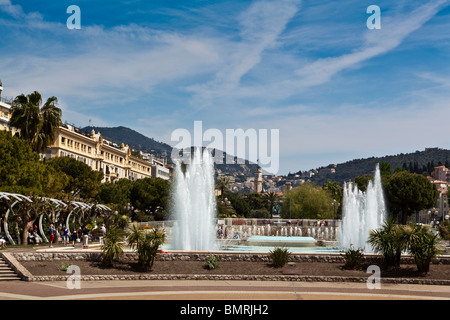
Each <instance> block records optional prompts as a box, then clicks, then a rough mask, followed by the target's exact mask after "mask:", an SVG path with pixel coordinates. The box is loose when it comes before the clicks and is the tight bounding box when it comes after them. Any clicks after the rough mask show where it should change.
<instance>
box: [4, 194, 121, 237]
mask: <svg viewBox="0 0 450 320" xmlns="http://www.w3.org/2000/svg"><path fill="white" fill-rule="evenodd" d="M40 199H41V201H48V202H51V203H53V204H55V205H56V208H60V210H59V211H58V213H57V216H59V214H61V210H62V209H63V208H67V206H68V205H69V204H67V203H65V202H64V201H62V200H58V199H53V198H47V197H40ZM12 200H15V201H14V202H13V204H12V205H11V208H13V207H14V206H15V205H17V204H18V203H20V202H23V201H28V202H33V201H32V200H31V199H30V198H29V197H27V196H24V195H22V194H18V193H9V192H0V201H12ZM70 204H71V205H72V206H74V209H72V210H71V211H70V213H69V214H68V215H67V218H66V226H67V228H68V229H69V218H70V216H71V215H72V214H73V213H75V211H76V210H81V211H82V213H84V212H83V210H87V209H89V210H91V209H92V208H93V207H94V206H95V207H96V208H99V209H101V210H105V211H112V210H111V208H109V207H108V206H106V205H103V204H91V203H85V202H81V201H72V202H70ZM9 214H10V209H8V210H7V211H6V214H5V221H4V222H3V224H4V230H5V235H6V237H7V238H8V241H9V243H10V244H12V245H15V244H16V243H15V241H14V239H13V238H12V237H11V234H10V233H9V230H8V217H9ZM43 216H44V214H43V213H41V214H40V216H39V233H40V235H41V237H42V238H43V240H45V241H46V242H48V239H47V238H46V236H45V233H44V230H43V227H42V219H43ZM69 232H70V231H69Z"/></svg>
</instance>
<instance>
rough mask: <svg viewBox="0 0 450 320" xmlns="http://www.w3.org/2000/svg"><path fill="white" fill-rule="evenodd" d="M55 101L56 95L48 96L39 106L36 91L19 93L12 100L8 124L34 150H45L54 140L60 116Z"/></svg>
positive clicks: (39, 95)
mask: <svg viewBox="0 0 450 320" xmlns="http://www.w3.org/2000/svg"><path fill="white" fill-rule="evenodd" d="M57 103H58V99H57V98H56V97H50V98H48V99H47V101H46V102H45V104H44V105H43V106H42V108H41V104H42V96H41V94H40V93H39V92H37V91H34V92H33V93H31V94H29V95H26V96H25V95H24V94H21V95H19V96H17V97H16V98H15V99H14V101H13V104H12V108H11V119H10V120H9V125H10V126H11V127H14V128H16V129H18V130H19V131H20V133H19V136H20V138H22V139H24V140H26V141H28V142H29V143H30V146H31V149H32V150H33V151H34V152H37V153H42V152H45V150H46V149H47V146H48V145H50V144H52V143H53V142H54V141H55V131H56V130H57V129H58V127H59V125H60V124H61V117H62V111H61V109H60V108H58V107H57V106H56V105H57Z"/></svg>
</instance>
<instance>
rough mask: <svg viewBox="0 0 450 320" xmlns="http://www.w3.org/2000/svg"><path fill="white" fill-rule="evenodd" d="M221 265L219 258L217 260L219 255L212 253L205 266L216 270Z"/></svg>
mask: <svg viewBox="0 0 450 320" xmlns="http://www.w3.org/2000/svg"><path fill="white" fill-rule="evenodd" d="M218 267H219V260H217V257H216V256H215V255H213V254H212V255H210V256H209V257H208V259H206V262H205V268H206V269H208V270H214V269H216V268H218Z"/></svg>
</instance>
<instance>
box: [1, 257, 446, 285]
mask: <svg viewBox="0 0 450 320" xmlns="http://www.w3.org/2000/svg"><path fill="white" fill-rule="evenodd" d="M215 255H216V256H217V257H218V258H219V259H220V260H221V261H262V262H269V257H268V254H267V253H265V254H263V253H261V254H255V253H251V254H250V253H215ZM100 256H101V253H100V252H82V251H80V252H71V253H39V252H24V253H9V254H8V255H6V254H4V257H5V258H8V257H9V259H10V260H13V261H15V262H14V264H15V265H17V266H18V267H17V269H18V271H19V274H20V276H21V278H22V279H23V280H25V281H66V280H67V279H68V278H69V277H70V275H60V276H33V275H31V274H30V273H29V272H28V271H27V270H26V269H25V268H23V267H22V268H23V269H24V270H22V272H21V271H20V269H21V265H20V262H23V261H50V260H61V261H79V260H88V261H98V260H99V259H100ZM209 256H210V253H185V252H183V253H181V252H180V253H165V254H161V255H159V256H158V260H164V261H174V260H180V261H183V260H184V261H205V260H206V259H207V258H208V257H209ZM123 259H125V260H129V261H135V260H136V259H137V255H136V254H135V253H125V254H124V256H123ZM364 259H365V262H368V263H374V264H376V263H380V262H381V259H382V257H381V256H379V255H365V256H364ZM402 260H403V261H402V263H414V261H413V259H412V258H411V257H408V256H405V257H402ZM290 261H291V262H323V263H344V258H343V257H342V256H341V255H339V254H333V255H325V254H324V255H317V254H315V255H310V254H292V255H291V257H290ZM434 263H439V264H450V257H449V256H447V257H440V258H438V259H436V260H435V261H434ZM80 280H81V281H95V280H257V281H303V282H366V281H367V277H338V276H303V275H209V274H200V275H197V274H139V275H136V274H131V275H84V276H81V279H80ZM381 282H382V283H397V284H400V283H401V284H427V285H450V280H433V279H409V278H382V279H381Z"/></svg>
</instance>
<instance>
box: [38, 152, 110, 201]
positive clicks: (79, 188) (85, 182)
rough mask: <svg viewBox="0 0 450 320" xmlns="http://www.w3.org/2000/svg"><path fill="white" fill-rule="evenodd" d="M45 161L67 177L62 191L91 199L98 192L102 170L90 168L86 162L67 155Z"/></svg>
mask: <svg viewBox="0 0 450 320" xmlns="http://www.w3.org/2000/svg"><path fill="white" fill-rule="evenodd" d="M46 163H47V165H49V166H50V167H53V168H55V169H57V170H58V171H60V172H63V173H64V174H66V175H67V176H68V177H69V182H68V184H67V185H66V186H65V188H64V191H65V192H66V193H70V194H72V196H73V197H75V198H77V197H81V198H82V199H92V198H95V197H96V196H97V194H98V193H99V191H100V185H101V182H102V180H103V172H100V171H95V170H92V168H91V167H89V166H88V165H87V164H85V163H83V162H80V161H78V160H76V159H73V158H69V157H61V158H53V159H50V160H46Z"/></svg>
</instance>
